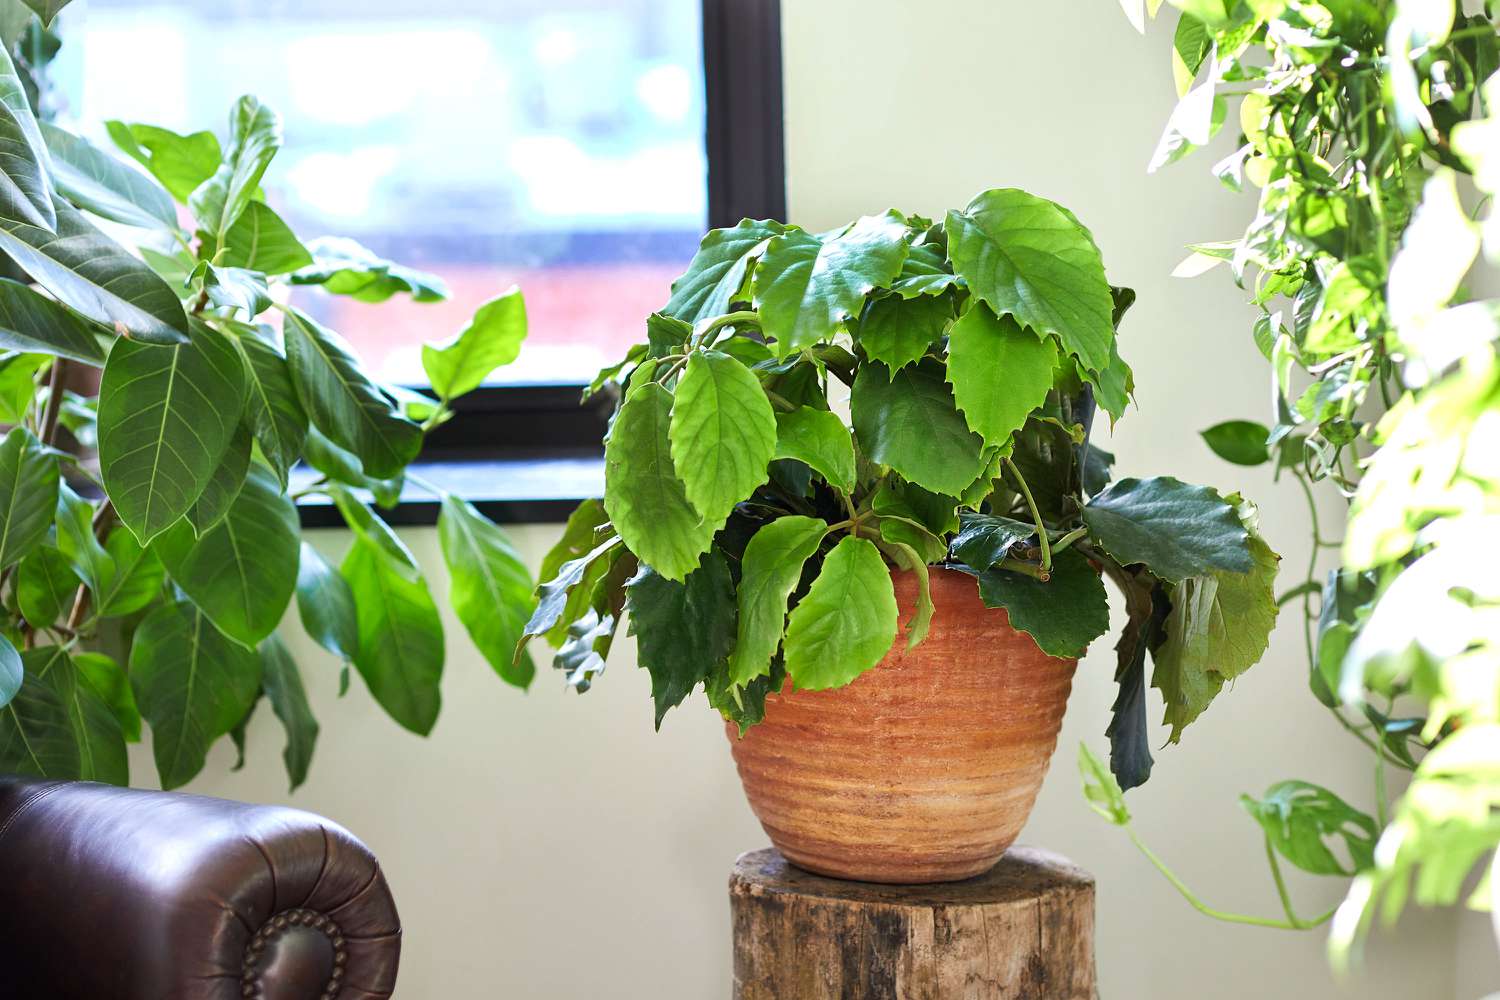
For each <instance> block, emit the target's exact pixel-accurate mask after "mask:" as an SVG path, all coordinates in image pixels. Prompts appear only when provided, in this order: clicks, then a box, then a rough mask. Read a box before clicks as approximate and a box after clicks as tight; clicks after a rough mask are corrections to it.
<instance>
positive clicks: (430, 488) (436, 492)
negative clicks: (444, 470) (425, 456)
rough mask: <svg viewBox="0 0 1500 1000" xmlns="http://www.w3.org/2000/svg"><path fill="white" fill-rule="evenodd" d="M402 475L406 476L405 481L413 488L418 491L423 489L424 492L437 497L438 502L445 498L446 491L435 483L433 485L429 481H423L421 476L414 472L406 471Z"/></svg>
mask: <svg viewBox="0 0 1500 1000" xmlns="http://www.w3.org/2000/svg"><path fill="white" fill-rule="evenodd" d="M404 475H405V476H406V481H407V482H408V483H411V484H412V485H413V486H415V487H417V488H418V489H424V490H426V491H427V492H428V493H431V494H432V495H433V496H435V497H437V498H438V499H439V500H441V499H442V498H443V497H445V496H447V495H448V491H447V490H445V489H443V488H442V487H441V486H439V485H438V484H437V483H434V482H433V481H432V480H430V479H423V478H422V477H421V476H419V475H417V474H416V473H415V472H411V471H407V472H406V473H404Z"/></svg>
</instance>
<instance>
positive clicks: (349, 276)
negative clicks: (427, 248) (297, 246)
mask: <svg viewBox="0 0 1500 1000" xmlns="http://www.w3.org/2000/svg"><path fill="white" fill-rule="evenodd" d="M307 249H308V251H309V252H310V253H311V254H312V255H313V263H312V266H310V267H304V268H302V269H301V270H300V271H294V272H292V274H291V278H290V280H291V282H292V284H294V285H321V286H322V287H323V290H324V291H326V292H329V293H330V294H333V295H347V296H349V297H350V298H352V299H354V300H355V301H356V302H384V301H385V300H386V299H389V298H390V297H391V296H393V295H397V294H400V293H403V292H404V293H406V294H408V295H410V296H411V297H412V301H414V302H441V301H442V300H443V299H446V298H447V297H448V286H447V285H445V284H443V280H442V279H441V278H439V277H438V276H437V275H435V274H427V273H426V272H424V271H417V270H414V269H412V268H409V267H403V266H402V265H400V264H397V263H395V262H394V261H389V260H386V259H385V258H384V257H380V256H378V255H377V254H374V253H372V252H370V251H369V250H367V249H366V248H365V247H362V246H360V245H359V244H358V243H356V242H354V241H353V240H350V239H344V238H343V237H335V236H324V237H322V238H321V239H316V240H313V241H312V242H311V243H309V244H307Z"/></svg>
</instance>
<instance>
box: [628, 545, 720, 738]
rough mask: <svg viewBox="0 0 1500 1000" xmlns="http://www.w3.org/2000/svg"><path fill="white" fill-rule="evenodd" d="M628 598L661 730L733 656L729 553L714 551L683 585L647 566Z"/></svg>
mask: <svg viewBox="0 0 1500 1000" xmlns="http://www.w3.org/2000/svg"><path fill="white" fill-rule="evenodd" d="M625 600H626V606H627V607H628V608H629V609H630V630H631V632H632V633H634V634H635V635H636V637H637V649H638V651H639V652H638V657H639V660H640V665H641V666H642V667H645V668H646V670H648V671H650V673H651V699H652V701H653V702H654V703H655V706H656V728H657V729H660V728H661V720H662V718H663V717H664V716H665V715H666V714H667V710H668V709H670V708H672V707H674V706H676V705H680V704H681V703H682V700H683V699H684V698H686V697H687V696H688V695H689V694H691V693H692V690H693V687H694V686H695V685H697V683H698V682H699V681H701V680H704V679H705V678H707V677H708V675H709V672H710V671H711V670H713V669H714V667H715V666H716V665H717V664H719V663H721V662H722V661H723V660H724V658H725V657H726V656H727V655H728V654H729V645H730V643H731V642H732V641H733V637H734V635H735V604H734V582H733V580H731V579H730V576H729V566H728V564H727V563H726V562H725V561H724V557H723V556H722V555H720V554H719V553H718V552H716V551H715V552H710V553H708V554H707V555H706V556H705V557H704V559H703V562H702V564H701V565H700V566H699V567H698V568H697V569H696V570H694V571H693V572H692V573H690V574H688V576H687V579H685V580H684V581H683V582H681V583H677V582H675V581H673V580H668V579H667V578H666V577H664V576H662V575H661V574H660V573H657V572H656V571H655V570H653V569H651V568H649V567H642V568H641V571H640V573H638V574H637V575H636V577H635V578H634V579H633V580H631V581H630V583H629V584H628V585H627V587H626V598H625Z"/></svg>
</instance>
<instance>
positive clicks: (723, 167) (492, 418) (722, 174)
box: [299, 0, 786, 527]
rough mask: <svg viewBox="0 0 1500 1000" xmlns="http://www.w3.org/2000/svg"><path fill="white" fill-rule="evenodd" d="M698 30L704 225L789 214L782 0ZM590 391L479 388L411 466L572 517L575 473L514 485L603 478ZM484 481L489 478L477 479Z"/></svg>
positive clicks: (515, 511) (424, 511)
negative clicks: (558, 471)
mask: <svg viewBox="0 0 1500 1000" xmlns="http://www.w3.org/2000/svg"><path fill="white" fill-rule="evenodd" d="M702 29H703V81H704V97H705V100H704V110H705V135H704V151H705V154H706V159H707V161H708V178H707V182H708V220H707V222H708V227H709V228H719V227H723V226H732V225H734V224H735V223H736V222H738V221H739V220H740V219H743V218H757V219H777V220H780V221H785V219H786V156H785V135H784V131H785V130H784V124H783V108H784V105H783V97H782V65H781V2H780V0H702ZM522 291H523V292H524V291H525V289H524V288H523V289H522ZM662 298H663V301H665V299H666V289H662ZM644 319H645V318H644V317H642V322H644ZM412 388H415V389H416V390H417V391H419V392H420V391H425V387H422V386H414V387H412ZM583 389H584V383H576V384H573V383H566V384H564V383H556V384H546V385H494V386H482V387H480V388H479V389H476V390H474V391H473V392H471V393H469V394H468V395H466V396H464V397H462V398H461V399H459V400H456V401H455V403H454V408H455V410H456V411H457V412H456V414H455V416H454V417H453V419H452V420H450V421H448V422H447V423H446V424H444V425H443V426H441V427H438V428H436V429H434V430H433V431H432V432H431V433H430V434H429V435H428V438H427V442H426V445H425V447H424V448H423V451H422V454H421V456H420V457H419V458H418V459H417V461H416V462H414V463H412V470H413V471H414V472H416V473H418V474H420V475H421V476H422V477H423V478H424V479H426V480H430V481H432V482H435V483H436V484H438V485H440V486H444V487H445V488H448V489H451V490H452V491H453V492H454V493H456V494H458V495H461V496H463V498H464V499H466V500H468V501H469V502H471V503H473V504H474V505H475V506H477V507H478V508H479V509H480V511H481V512H482V513H484V514H485V515H486V516H487V517H489V518H491V519H492V520H496V521H500V522H504V523H512V524H514V523H555V522H560V521H564V520H566V519H567V516H568V514H569V513H570V512H571V511H572V510H573V508H574V506H575V505H576V504H577V503H578V501H580V500H583V499H586V498H587V496H586V493H585V491H584V490H582V489H579V488H578V482H579V477H578V476H576V475H573V476H559V477H556V479H557V481H556V485H555V487H554V488H550V489H535V488H530V487H527V488H523V489H521V490H519V491H517V490H511V489H507V488H506V484H507V482H508V481H511V480H515V479H525V480H526V481H527V482H528V483H535V482H536V481H537V480H538V479H542V480H548V479H550V478H552V477H549V475H548V463H555V464H557V465H558V466H559V468H561V467H564V466H565V467H566V468H568V469H571V470H574V471H575V472H576V470H577V468H578V467H579V463H580V462H588V463H597V465H598V473H599V474H598V478H599V479H600V480H601V481H602V475H603V462H604V433H605V430H606V428H607V425H608V420H609V416H610V413H611V411H612V410H613V407H614V401H613V399H612V398H611V397H610V396H609V395H608V394H600V395H599V396H596V397H595V398H594V399H592V400H588V401H584V400H583V399H582V394H583ZM519 472H526V473H529V475H526V476H518V475H517V473H519ZM481 483H482V484H487V486H479V487H478V488H476V486H475V485H474V484H481ZM299 510H300V512H301V516H302V523H303V525H304V526H305V527H339V526H342V525H343V520H342V519H341V518H340V516H339V514H338V512H337V511H336V510H335V509H334V508H333V506H332V505H331V504H329V503H326V502H320V501H319V500H316V499H314V500H312V501H309V502H304V503H301V504H299ZM383 514H384V516H385V518H386V520H387V521H389V522H391V523H392V524H397V525H424V524H433V523H435V522H436V520H437V514H438V501H437V499H436V498H435V497H432V496H431V495H429V494H427V493H426V492H425V491H423V490H420V489H417V488H415V487H410V486H408V488H407V489H406V490H405V491H404V492H403V494H402V496H401V499H400V502H399V503H398V504H397V505H396V506H395V507H394V508H391V509H389V510H386V511H383Z"/></svg>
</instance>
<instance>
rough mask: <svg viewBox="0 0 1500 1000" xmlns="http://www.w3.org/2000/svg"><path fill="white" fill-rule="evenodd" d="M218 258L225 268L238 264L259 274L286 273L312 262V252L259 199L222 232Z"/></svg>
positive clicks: (251, 203) (247, 206) (246, 207)
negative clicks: (221, 243)
mask: <svg viewBox="0 0 1500 1000" xmlns="http://www.w3.org/2000/svg"><path fill="white" fill-rule="evenodd" d="M220 249H221V251H222V256H221V257H219V258H218V261H219V263H220V264H223V265H224V266H225V267H239V268H244V269H246V270H250V271H259V272H261V273H263V274H286V273H288V272H289V271H295V270H297V269H298V268H303V267H307V266H309V265H310V264H312V263H313V258H312V254H310V253H308V252H307V247H305V246H303V245H302V243H301V242H300V241H299V240H298V239H297V235H296V234H295V233H293V232H292V229H291V227H290V226H288V225H287V224H286V223H285V222H283V221H281V216H279V215H277V214H276V213H275V212H273V211H272V210H271V206H269V205H267V204H266V203H265V202H263V201H252V202H250V203H249V204H248V205H246V206H245V209H244V211H243V212H241V213H240V216H239V218H238V219H236V220H235V221H234V224H233V225H232V226H230V227H229V231H228V232H227V233H225V234H224V245H223V246H222V247H221V248H220Z"/></svg>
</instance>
